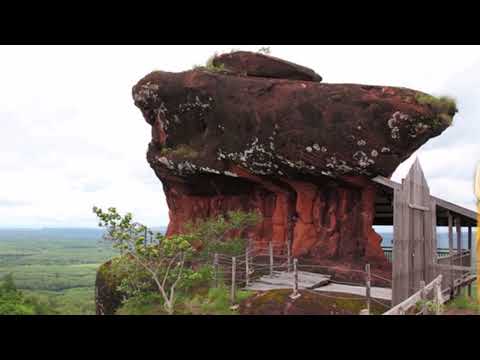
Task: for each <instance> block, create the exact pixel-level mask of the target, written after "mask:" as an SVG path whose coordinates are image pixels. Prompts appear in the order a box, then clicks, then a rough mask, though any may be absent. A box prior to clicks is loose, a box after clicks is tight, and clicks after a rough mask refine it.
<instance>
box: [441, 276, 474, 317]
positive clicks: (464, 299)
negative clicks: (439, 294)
mask: <svg viewBox="0 0 480 360" xmlns="http://www.w3.org/2000/svg"><path fill="white" fill-rule="evenodd" d="M445 309H446V311H448V310H470V311H473V312H476V313H477V314H479V315H480V304H479V303H478V300H477V289H476V283H473V284H472V297H468V294H467V289H466V288H463V289H462V292H461V293H460V295H458V296H457V297H456V298H454V299H453V300H452V301H451V302H449V303H448V304H447V305H446V308H445Z"/></svg>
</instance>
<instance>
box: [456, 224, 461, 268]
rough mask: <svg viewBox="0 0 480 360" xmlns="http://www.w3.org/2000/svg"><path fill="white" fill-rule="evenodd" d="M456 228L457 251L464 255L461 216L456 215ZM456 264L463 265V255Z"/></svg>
mask: <svg viewBox="0 0 480 360" xmlns="http://www.w3.org/2000/svg"><path fill="white" fill-rule="evenodd" d="M455 229H456V231H457V252H458V254H459V255H460V256H462V250H463V249H462V223H461V220H460V216H456V217H455ZM455 265H460V266H463V257H461V258H460V262H459V263H457V264H455Z"/></svg>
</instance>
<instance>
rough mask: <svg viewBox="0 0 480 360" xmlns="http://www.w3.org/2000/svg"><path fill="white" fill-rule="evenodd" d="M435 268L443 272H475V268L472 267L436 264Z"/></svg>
mask: <svg viewBox="0 0 480 360" xmlns="http://www.w3.org/2000/svg"><path fill="white" fill-rule="evenodd" d="M434 267H436V268H437V269H443V270H452V271H453V270H455V271H471V272H473V271H475V268H474V267H470V266H461V265H448V264H435V265H434Z"/></svg>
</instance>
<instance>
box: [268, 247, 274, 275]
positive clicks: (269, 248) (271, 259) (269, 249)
mask: <svg viewBox="0 0 480 360" xmlns="http://www.w3.org/2000/svg"><path fill="white" fill-rule="evenodd" d="M268 252H269V254H270V276H272V275H273V245H272V242H271V241H270V242H269V243H268Z"/></svg>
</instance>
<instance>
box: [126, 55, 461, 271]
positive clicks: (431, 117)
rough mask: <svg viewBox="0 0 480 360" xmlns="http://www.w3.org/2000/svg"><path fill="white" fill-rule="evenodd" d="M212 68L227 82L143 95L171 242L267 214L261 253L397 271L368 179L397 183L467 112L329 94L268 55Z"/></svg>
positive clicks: (199, 82)
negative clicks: (409, 163)
mask: <svg viewBox="0 0 480 360" xmlns="http://www.w3.org/2000/svg"><path fill="white" fill-rule="evenodd" d="M213 63H214V64H215V65H217V66H219V67H220V65H222V67H221V71H212V70H208V69H196V70H191V71H186V72H182V73H167V72H161V71H157V72H153V73H151V74H149V75H147V76H146V77H145V78H143V79H142V80H140V82H139V83H138V84H137V85H136V86H135V87H134V88H133V97H134V100H135V105H136V106H138V107H139V108H140V109H141V111H142V113H143V115H144V117H145V119H146V121H147V122H148V123H149V124H150V125H151V127H152V141H151V142H150V145H149V149H148V154H147V159H148V162H149V164H150V166H151V167H152V169H153V170H154V171H155V173H156V175H157V176H158V178H159V179H160V180H161V181H162V183H163V187H164V191H165V195H166V198H167V202H168V206H169V209H170V224H169V226H168V234H174V233H178V232H181V231H182V230H183V229H182V227H183V226H184V225H185V224H186V223H187V222H189V221H192V220H195V219H197V218H205V217H209V216H215V215H218V214H225V213H226V212H227V211H229V210H237V209H243V210H258V211H259V212H261V214H262V215H263V221H262V223H261V224H259V225H258V226H257V228H255V229H253V230H252V231H251V234H250V236H251V238H252V239H253V243H254V244H255V245H257V246H258V247H260V246H262V245H264V246H265V245H266V244H267V243H268V242H269V241H273V244H274V248H275V251H276V252H284V251H286V246H287V243H288V242H291V247H292V251H293V255H294V256H296V257H304V258H306V259H307V258H308V259H311V260H314V261H317V262H321V261H328V262H330V263H331V262H333V263H359V264H361V263H365V262H370V263H372V264H376V265H378V266H387V265H386V259H385V258H384V256H383V252H382V249H381V246H380V243H381V238H380V236H379V235H378V234H376V233H375V231H374V230H373V228H372V224H373V219H374V215H375V213H374V212H375V207H374V204H375V188H374V185H373V183H372V182H371V181H370V180H369V179H370V178H372V177H374V176H376V175H383V176H386V177H389V176H391V174H392V173H393V171H394V170H395V169H396V167H397V166H398V165H399V164H400V163H401V162H402V161H403V160H405V159H406V158H408V157H409V156H410V155H411V154H412V153H413V152H414V151H415V150H416V149H418V148H419V147H420V146H421V145H422V144H424V143H425V142H426V141H427V140H428V139H430V138H432V137H434V136H437V135H439V134H440V133H441V132H442V131H443V130H444V129H445V128H447V127H448V125H449V123H450V121H451V119H452V117H453V115H454V114H455V111H456V110H455V109H452V108H450V107H445V106H438V104H437V103H435V104H429V103H426V102H425V101H424V100H423V99H425V97H426V96H427V97H428V95H426V94H423V93H420V92H417V91H414V90H409V89H404V88H394V87H385V86H384V87H382V86H363V85H352V84H324V83H321V80H322V78H321V77H320V76H319V75H317V74H316V73H315V72H313V71H312V70H310V69H306V68H304V67H300V66H297V65H295V64H292V63H288V62H284V61H283V60H279V59H275V58H271V57H268V56H264V55H261V56H259V55H258V54H249V53H245V52H239V53H233V54H228V55H222V56H219V57H217V58H216V59H215V60H214V62H213ZM242 69H244V70H245V71H242ZM279 77H284V78H279ZM419 99H422V101H420V100H419Z"/></svg>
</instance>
